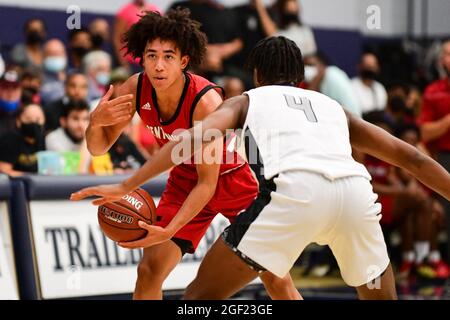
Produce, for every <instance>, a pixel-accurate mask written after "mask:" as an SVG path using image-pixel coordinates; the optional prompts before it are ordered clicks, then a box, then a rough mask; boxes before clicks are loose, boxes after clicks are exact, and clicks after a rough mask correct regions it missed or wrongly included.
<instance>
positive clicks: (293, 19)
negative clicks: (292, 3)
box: [281, 13, 301, 26]
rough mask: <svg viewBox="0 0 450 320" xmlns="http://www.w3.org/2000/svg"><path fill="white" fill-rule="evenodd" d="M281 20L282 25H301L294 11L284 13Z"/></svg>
mask: <svg viewBox="0 0 450 320" xmlns="http://www.w3.org/2000/svg"><path fill="white" fill-rule="evenodd" d="M281 20H282V24H283V25H284V26H288V25H290V24H292V23H295V24H299V25H301V23H300V19H299V17H298V15H297V14H296V13H284V14H283V16H282V18H281Z"/></svg>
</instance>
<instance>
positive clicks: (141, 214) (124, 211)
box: [97, 188, 156, 242]
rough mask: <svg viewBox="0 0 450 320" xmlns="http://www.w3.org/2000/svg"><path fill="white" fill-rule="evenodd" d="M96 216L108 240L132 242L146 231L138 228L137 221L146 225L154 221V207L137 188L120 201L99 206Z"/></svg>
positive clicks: (149, 198) (146, 194) (146, 195)
mask: <svg viewBox="0 0 450 320" xmlns="http://www.w3.org/2000/svg"><path fill="white" fill-rule="evenodd" d="M97 215H98V223H99V225H100V227H101V229H102V231H103V233H104V234H105V235H106V236H107V237H108V238H109V239H111V240H113V241H115V242H121V241H123V242H127V241H134V240H138V239H141V238H143V237H144V236H145V235H146V233H147V230H145V229H142V228H141V227H139V225H138V222H139V220H142V221H144V222H146V223H148V224H153V223H154V222H155V221H156V206H155V203H154V201H153V199H152V197H151V196H150V195H149V194H148V193H147V192H146V191H145V190H143V189H141V188H139V189H136V190H134V191H133V192H131V193H129V194H127V195H126V196H124V197H123V198H122V199H120V201H116V202H109V203H106V204H104V205H101V206H99V207H98V212H97Z"/></svg>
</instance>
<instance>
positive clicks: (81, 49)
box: [69, 27, 92, 71]
mask: <svg viewBox="0 0 450 320" xmlns="http://www.w3.org/2000/svg"><path fill="white" fill-rule="evenodd" d="M91 50H92V39H91V34H90V33H89V31H88V30H87V29H86V28H85V27H82V28H80V29H73V30H71V31H70V32H69V53H70V66H71V68H72V69H75V70H76V71H80V70H81V68H82V65H81V64H82V61H83V58H84V56H85V55H87V54H88V53H89V51H91Z"/></svg>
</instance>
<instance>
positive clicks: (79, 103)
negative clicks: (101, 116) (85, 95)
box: [61, 99, 89, 118]
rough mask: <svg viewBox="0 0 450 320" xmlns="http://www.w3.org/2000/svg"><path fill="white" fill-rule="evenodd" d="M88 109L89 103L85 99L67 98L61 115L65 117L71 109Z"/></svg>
mask: <svg viewBox="0 0 450 320" xmlns="http://www.w3.org/2000/svg"><path fill="white" fill-rule="evenodd" d="M84 110H86V111H89V105H88V103H87V102H86V101H85V100H74V99H69V102H68V103H67V104H65V105H64V106H63V108H62V110H61V117H62V118H67V117H68V116H69V114H70V113H71V112H73V111H84Z"/></svg>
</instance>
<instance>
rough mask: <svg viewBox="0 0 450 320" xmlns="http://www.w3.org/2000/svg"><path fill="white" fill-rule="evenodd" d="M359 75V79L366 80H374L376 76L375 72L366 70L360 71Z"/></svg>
mask: <svg viewBox="0 0 450 320" xmlns="http://www.w3.org/2000/svg"><path fill="white" fill-rule="evenodd" d="M359 75H360V76H361V78H363V79H367V80H375V79H376V78H377V76H378V74H377V73H376V72H375V71H372V70H368V69H363V70H361V72H360V73H359Z"/></svg>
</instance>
